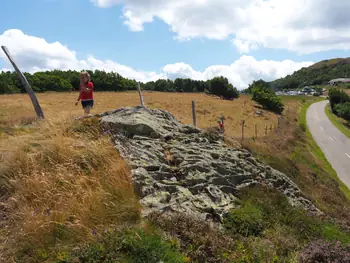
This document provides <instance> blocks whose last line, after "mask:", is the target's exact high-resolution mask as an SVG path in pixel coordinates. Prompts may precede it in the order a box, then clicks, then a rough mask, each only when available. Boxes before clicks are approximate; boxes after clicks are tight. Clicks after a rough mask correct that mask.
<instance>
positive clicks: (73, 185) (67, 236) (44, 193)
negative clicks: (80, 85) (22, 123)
mask: <svg viewBox="0 0 350 263" xmlns="http://www.w3.org/2000/svg"><path fill="white" fill-rule="evenodd" d="M38 125H39V127H38V131H37V132H34V133H32V134H29V135H25V136H16V137H12V138H9V140H7V141H6V142H4V141H1V144H0V154H1V159H2V165H1V167H0V171H1V173H0V181H1V182H3V184H2V187H1V188H0V190H1V192H0V193H1V196H0V200H1V202H2V205H1V206H2V207H3V210H5V213H6V216H5V217H4V218H3V217H0V219H2V218H3V220H2V221H1V224H2V225H4V226H5V228H2V229H3V230H1V235H0V236H2V237H1V239H3V240H6V245H5V246H4V247H2V248H1V250H0V258H5V257H12V258H15V259H16V261H17V262H41V261H43V260H45V258H46V257H51V256H53V255H58V254H59V253H64V252H66V251H69V250H70V249H71V248H72V247H73V246H75V245H76V244H78V243H81V242H85V241H87V240H90V239H92V238H93V237H94V234H93V233H94V232H95V231H97V232H101V231H104V230H105V229H106V228H108V227H109V226H112V225H115V224H122V223H123V222H128V223H130V224H132V223H133V222H136V221H137V220H138V219H139V205H138V201H137V199H136V198H135V195H134V192H133V188H132V183H131V178H130V172H129V169H128V167H127V166H126V164H125V163H124V161H123V160H122V159H121V157H120V156H119V154H118V152H117V151H116V150H115V149H114V147H113V146H112V144H111V142H110V140H109V138H108V137H104V136H102V134H100V132H99V128H98V125H97V122H96V120H85V121H83V122H74V121H72V120H68V119H61V120H52V119H51V120H46V121H45V122H43V123H40V124H38ZM0 211H2V210H0ZM0 213H1V212H0ZM3 240H1V241H3ZM4 242H5V241H4Z"/></svg>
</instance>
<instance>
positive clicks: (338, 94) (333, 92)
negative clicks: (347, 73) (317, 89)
mask: <svg viewBox="0 0 350 263" xmlns="http://www.w3.org/2000/svg"><path fill="white" fill-rule="evenodd" d="M328 98H329V102H330V104H331V108H332V110H333V112H335V105H337V104H343V103H345V102H350V97H349V95H348V94H346V93H345V92H344V91H342V90H339V89H336V88H331V89H329V92H328ZM335 113H336V112H335Z"/></svg>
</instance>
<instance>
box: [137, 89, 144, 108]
mask: <svg viewBox="0 0 350 263" xmlns="http://www.w3.org/2000/svg"><path fill="white" fill-rule="evenodd" d="M137 90H138V92H139V96H140V102H141V106H142V107H144V106H145V104H144V103H143V96H142V92H141V88H140V83H137Z"/></svg>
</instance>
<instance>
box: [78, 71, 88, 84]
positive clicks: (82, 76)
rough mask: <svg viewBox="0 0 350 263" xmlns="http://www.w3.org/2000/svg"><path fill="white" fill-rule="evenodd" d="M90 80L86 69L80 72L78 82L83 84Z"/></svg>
mask: <svg viewBox="0 0 350 263" xmlns="http://www.w3.org/2000/svg"><path fill="white" fill-rule="evenodd" d="M89 81H90V74H89V73H88V72H86V71H82V72H80V83H81V84H85V83H87V82H89Z"/></svg>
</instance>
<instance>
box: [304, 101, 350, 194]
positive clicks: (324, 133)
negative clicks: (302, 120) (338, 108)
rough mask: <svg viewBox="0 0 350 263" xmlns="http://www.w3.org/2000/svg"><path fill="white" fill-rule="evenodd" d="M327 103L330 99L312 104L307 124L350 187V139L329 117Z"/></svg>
mask: <svg viewBox="0 0 350 263" xmlns="http://www.w3.org/2000/svg"><path fill="white" fill-rule="evenodd" d="M327 104H328V101H321V102H318V103H314V104H312V105H311V106H310V108H309V109H308V111H307V114H306V120H307V125H308V127H309V129H310V132H311V134H312V136H313V137H314V140H315V141H316V143H317V144H318V145H319V146H320V148H321V149H322V151H323V152H324V154H325V155H326V158H327V159H328V161H329V162H330V163H331V165H332V167H333V169H334V170H335V171H336V172H337V174H338V176H339V178H340V179H341V180H342V181H343V182H344V183H345V184H346V185H347V186H348V187H349V188H350V139H349V138H348V137H346V136H345V135H344V134H343V133H342V132H340V131H339V130H338V129H337V128H336V127H335V126H334V125H333V124H332V123H331V121H330V120H329V119H328V117H327V115H326V113H325V107H326V105H327Z"/></svg>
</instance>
